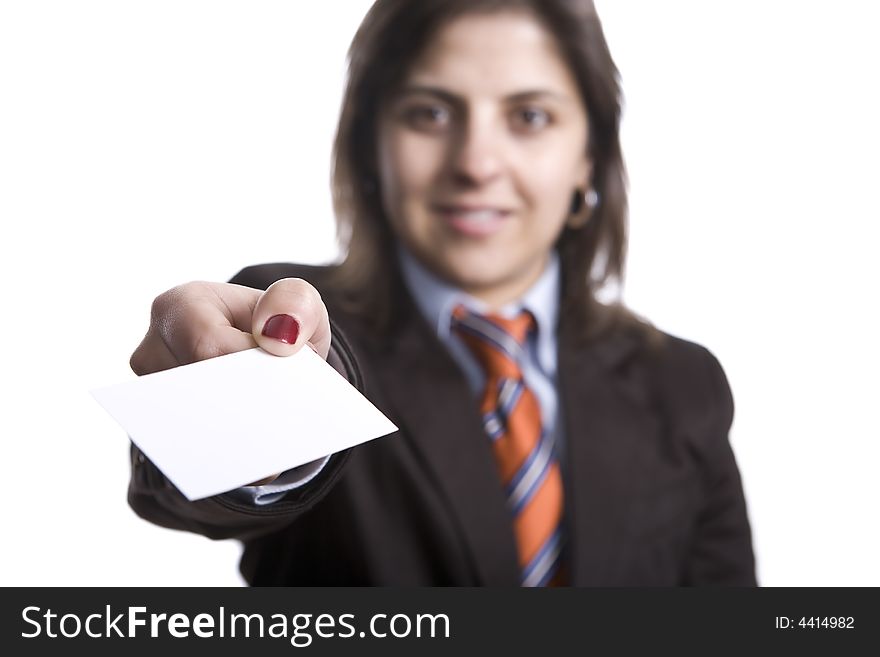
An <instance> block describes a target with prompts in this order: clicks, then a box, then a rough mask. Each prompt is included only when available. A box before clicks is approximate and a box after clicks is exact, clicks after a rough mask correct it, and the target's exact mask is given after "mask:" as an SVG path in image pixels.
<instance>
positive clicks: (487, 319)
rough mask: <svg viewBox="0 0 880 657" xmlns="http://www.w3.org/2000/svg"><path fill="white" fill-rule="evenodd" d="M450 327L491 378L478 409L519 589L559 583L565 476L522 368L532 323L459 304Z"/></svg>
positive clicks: (526, 317)
mask: <svg viewBox="0 0 880 657" xmlns="http://www.w3.org/2000/svg"><path fill="white" fill-rule="evenodd" d="M452 327H453V329H454V330H455V331H456V333H457V334H458V335H459V336H460V337H461V339H462V340H463V341H464V343H465V344H466V345H467V346H468V347H469V348H470V350H471V352H472V353H473V354H474V356H475V357H476V359H477V360H478V361H479V362H480V364H481V365H482V366H483V369H484V371H485V373H486V389H485V392H484V394H483V399H482V402H481V405H480V411H481V413H482V416H483V428H484V429H485V430H486V433H487V434H488V436H489V438H490V439H491V440H492V449H493V451H494V454H495V460H496V462H497V464H498V470H499V473H500V476H501V482H502V484H503V485H504V488H505V492H506V494H507V502H508V507H509V508H510V511H511V515H512V520H513V527H514V535H515V536H516V543H517V552H518V556H519V565H520V569H521V579H520V583H521V584H522V585H523V586H548V585H550V586H554V585H559V584H562V583H563V582H562V577H563V575H562V568H561V555H562V547H563V544H564V540H563V539H564V536H563V532H562V506H563V491H562V474H561V472H560V469H559V463H558V461H557V458H556V454H555V450H554V446H553V440H552V437H551V436H550V435H548V433H547V432H546V431H544V430H543V429H542V424H541V408H540V406H539V404H538V399H537V398H536V397H535V395H534V393H533V392H532V391H531V390H529V389H528V388H527V387H526V386H525V381H524V379H523V375H522V371H521V369H520V366H519V363H520V362H522V358H523V353H524V345H525V341H526V338H527V336H528V333H529V331H531V330H533V329H534V317H533V316H532V315H531V313H529V312H527V311H523V312H522V313H521V314H520V315H519V316H517V317H515V318H513V319H505V318H503V317H499V316H497V315H477V314H475V313H471V312H470V311H468V310H467V309H466V308H465V307H464V306H457V307H456V308H455V310H454V311H453V314H452Z"/></svg>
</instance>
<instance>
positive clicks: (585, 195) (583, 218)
mask: <svg viewBox="0 0 880 657" xmlns="http://www.w3.org/2000/svg"><path fill="white" fill-rule="evenodd" d="M598 205H599V192H597V191H596V190H595V189H593V188H592V187H590V188H589V189H588V190H587V191H586V192H582V191H581V190H579V189H576V190H575V191H574V196H573V197H572V199H571V216H570V217H569V218H568V221H567V222H566V223H567V225H568V227H569V228H572V229H574V230H577V229H578V228H582V227H583V226H584V225H585V224H586V223H587V221H589V219H590V217H591V216H592V214H593V211H594V210H595V209H596V207H597V206H598ZM584 206H586V209H584Z"/></svg>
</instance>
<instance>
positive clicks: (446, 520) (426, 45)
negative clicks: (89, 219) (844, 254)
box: [129, 0, 755, 586]
mask: <svg viewBox="0 0 880 657" xmlns="http://www.w3.org/2000/svg"><path fill="white" fill-rule="evenodd" d="M619 116H620V104H619V89H618V84H617V76H616V71H615V68H614V64H613V62H612V60H611V57H610V55H609V53H608V50H607V46H606V44H605V40H604V37H603V35H602V32H601V27H600V24H599V21H598V18H597V17H596V14H595V11H594V8H593V6H592V3H591V2H589V1H588V0H577V1H573V0H553V1H546V0H544V1H540V2H539V1H537V0H532V1H530V0H520V1H517V0H507V1H504V0H482V1H474V0H419V1H418V2H415V1H413V0H378V2H376V4H375V5H374V7H373V8H372V9H371V11H370V12H369V14H368V15H367V17H366V18H365V20H364V22H363V24H362V25H361V28H360V30H359V31H358V33H357V35H356V36H355V39H354V42H353V44H352V47H351V52H350V71H349V80H348V86H347V90H346V94H345V97H344V100H343V111H342V114H341V117H340V123H339V129H338V133H337V139H336V144H335V150H334V171H333V186H334V195H335V203H336V212H337V220H338V222H339V227H340V234H341V236H342V237H343V238H344V239H345V240H346V241H347V244H348V253H347V257H346V259H345V261H344V262H343V263H342V264H341V265H340V266H338V267H305V266H297V265H290V264H275V265H260V266H256V267H249V268H247V269H245V270H243V271H242V272H240V273H239V274H238V275H237V276H236V277H235V278H234V279H233V281H232V282H231V284H210V283H191V284H188V285H184V286H181V287H179V288H175V289H174V290H171V291H169V292H167V293H165V294H163V295H161V296H160V297H158V298H157V300H156V302H155V303H154V306H153V318H152V323H151V327H150V330H149V332H148V333H147V336H146V337H145V339H144V341H143V343H142V344H141V345H140V346H139V347H138V349H137V350H136V351H135V353H134V355H133V356H132V361H131V363H132V368H133V369H134V370H135V371H136V372H137V373H138V374H144V373H147V372H152V371H157V370H160V369H164V368H168V367H174V366H176V365H178V364H183V363H188V362H192V361H195V360H200V359H203V358H208V357H211V356H215V355H218V354H222V353H229V352H232V351H236V350H240V349H245V348H249V347H252V346H254V345H260V346H261V347H263V348H265V349H267V350H268V351H270V352H272V353H275V354H277V355H281V356H283V355H288V354H290V353H293V352H295V351H296V350H297V349H299V348H301V347H302V346H303V345H304V344H309V345H311V346H312V348H314V349H315V350H316V351H317V352H318V353H319V354H321V355H322V356H324V357H327V358H328V361H329V362H330V363H331V364H333V365H334V366H335V367H336V368H337V369H338V370H340V371H341V372H342V373H343V374H345V375H346V376H347V377H348V378H349V379H350V380H351V381H352V382H353V383H355V385H357V386H358V387H360V388H361V389H362V390H363V391H364V392H365V394H366V396H367V397H368V398H369V399H370V400H371V401H373V403H374V404H376V405H377V406H378V407H379V408H380V409H381V410H382V411H383V412H384V413H385V414H386V415H388V416H389V417H390V418H391V419H392V421H393V422H394V423H395V424H396V425H397V426H398V427H400V431H399V432H398V433H396V434H392V435H391V436H388V437H385V438H382V439H379V440H376V441H372V442H369V443H366V444H363V445H360V446H358V447H356V448H353V449H351V450H347V451H345V452H342V453H337V454H332V455H329V456H328V457H327V458H326V459H322V460H321V461H318V462H316V463H312V464H308V465H306V466H303V467H302V468H297V469H295V470H293V471H289V472H286V473H282V475H281V476H280V477H278V478H270V479H269V480H264V481H263V482H255V485H253V486H248V487H244V488H242V489H239V490H236V491H230V492H228V493H226V494H224V495H219V496H216V497H214V498H210V499H207V500H201V501H198V502H194V503H191V502H188V501H186V500H185V498H183V497H182V496H181V495H180V493H179V492H178V491H176V490H175V489H174V487H173V486H172V485H171V484H170V483H169V482H167V480H165V479H164V477H162V475H161V474H160V473H159V472H158V470H156V468H155V467H154V466H152V464H150V463H149V461H148V460H147V459H145V458H144V457H143V455H142V454H140V453H139V452H138V450H137V449H136V448H133V460H132V464H133V475H132V481H131V488H130V494H129V501H130V503H131V505H132V507H133V508H134V509H135V511H136V512H137V513H139V514H140V515H141V516H143V517H145V518H147V519H148V520H151V521H153V522H156V523H157V524H161V525H165V526H170V527H175V528H183V529H188V530H191V531H196V532H199V533H202V534H205V535H207V536H210V537H214V538H227V537H236V538H239V539H241V540H243V541H244V543H245V551H244V556H243V558H242V564H241V568H242V572H243V574H244V575H245V578H246V579H247V581H248V582H250V583H251V584H431V585H443V584H456V585H511V584H519V585H526V586H535V585H537V586H542V585H581V586H582V585H681V584H732V585H753V584H755V574H754V559H753V555H752V548H751V537H750V529H749V523H748V519H747V514H746V509H745V503H744V499H743V492H742V487H741V483H740V479H739V474H738V471H737V467H736V464H735V461H734V458H733V454H732V452H731V450H730V445H729V442H728V437H727V433H728V430H729V427H730V423H731V420H732V413H733V405H732V398H731V395H730V390H729V387H728V384H727V380H726V378H725V375H724V372H723V370H722V369H721V366H720V365H719V363H718V361H717V360H716V359H715V358H714V357H713V356H712V355H711V354H710V353H709V352H708V351H707V350H705V349H704V348H702V347H700V346H698V345H695V344H693V343H689V342H686V341H684V340H681V339H678V338H674V337H672V336H668V335H665V334H663V333H661V332H660V331H658V330H657V329H655V328H654V327H652V326H651V325H650V324H649V323H647V322H645V321H643V320H641V319H640V318H638V317H636V316H635V315H633V314H632V313H631V312H629V311H628V310H626V309H625V308H624V307H623V306H622V304H620V303H619V302H618V303H615V304H611V305H606V304H603V303H600V302H599V301H598V300H597V298H596V292H597V290H598V289H599V287H600V286H601V285H602V284H604V283H605V282H606V281H608V280H610V279H620V278H621V276H622V269H623V261H624V250H625V213H626V194H625V185H624V173H623V164H622V157H621V152H620V144H619V138H618V127H619ZM267 288H268V289H267ZM261 290H266V292H265V293H263V292H261ZM331 319H332V323H331V321H330V320H331ZM331 337H332V340H331ZM315 438H316V439H319V437H315Z"/></svg>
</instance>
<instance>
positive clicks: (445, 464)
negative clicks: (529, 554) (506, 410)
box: [371, 297, 519, 586]
mask: <svg viewBox="0 0 880 657" xmlns="http://www.w3.org/2000/svg"><path fill="white" fill-rule="evenodd" d="M401 306H402V308H401V309H400V314H399V315H398V320H399V321H398V322H397V329H396V330H395V333H394V334H393V338H392V340H391V341H390V343H386V345H385V346H386V348H387V350H386V351H385V353H383V354H382V355H381V356H380V357H378V358H377V359H376V362H375V363H374V365H375V367H373V369H372V370H371V374H373V375H375V376H376V377H377V378H379V379H381V386H382V388H383V389H384V391H385V392H386V394H387V395H388V397H389V401H390V403H391V405H392V406H393V407H394V412H395V413H396V415H397V416H398V418H399V420H400V422H401V424H402V426H401V429H403V431H402V432H401V433H402V436H405V439H406V440H409V441H410V442H411V444H412V446H413V447H414V448H415V450H416V451H417V452H419V453H420V454H421V455H422V456H423V462H424V464H425V468H426V470H427V471H428V472H430V474H431V476H432V477H431V478H432V482H431V483H432V484H433V485H434V486H436V488H437V489H439V490H440V491H441V493H442V495H443V496H444V498H445V499H446V501H447V504H448V506H449V508H450V510H451V514H452V516H453V517H454V518H455V520H456V522H457V523H458V525H459V528H460V530H461V534H462V536H463V537H464V539H465V543H466V546H465V547H466V550H467V551H468V552H469V553H470V554H471V556H472V560H473V566H474V571H475V576H476V579H477V581H478V583H479V584H481V585H495V586H498V585H516V584H517V583H518V580H519V567H518V564H517V555H516V545H515V539H514V536H513V529H512V526H511V522H510V515H509V513H508V511H507V507H506V502H505V499H504V494H503V490H502V487H501V486H500V484H499V482H498V472H497V470H496V467H495V461H494V458H493V455H492V452H491V449H490V445H489V441H488V439H487V437H486V435H485V433H484V432H483V428H482V423H481V421H480V416H479V412H478V409H477V403H476V401H475V400H474V399H473V397H472V396H471V394H470V390H469V388H468V386H467V382H466V380H465V378H464V375H463V374H462V373H461V371H460V370H459V368H458V366H457V364H456V363H455V361H454V360H453V359H452V357H451V356H450V355H449V354H448V352H447V351H446V348H445V347H444V346H443V344H442V343H441V342H440V340H439V339H438V338H437V336H436V335H435V334H434V333H433V331H432V330H431V329H430V327H429V326H428V325H427V323H426V322H425V321H424V320H423V318H422V317H421V315H419V314H418V311H417V309H416V308H415V304H414V303H413V302H412V301H411V299H409V298H408V297H407V298H406V299H405V300H404V301H403V302H402V303H401ZM405 372H413V374H414V375H413V376H412V377H407V376H405V375H404V374H402V373H405Z"/></svg>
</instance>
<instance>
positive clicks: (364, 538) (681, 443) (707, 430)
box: [129, 264, 756, 586]
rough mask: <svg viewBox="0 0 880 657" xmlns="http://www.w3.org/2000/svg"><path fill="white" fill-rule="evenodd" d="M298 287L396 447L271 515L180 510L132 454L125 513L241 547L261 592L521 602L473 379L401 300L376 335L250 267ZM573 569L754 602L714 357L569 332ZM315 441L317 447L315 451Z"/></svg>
mask: <svg viewBox="0 0 880 657" xmlns="http://www.w3.org/2000/svg"><path fill="white" fill-rule="evenodd" d="M288 276H299V277H302V278H304V279H306V280H308V281H309V282H311V283H312V284H313V285H315V286H316V287H317V288H318V290H319V291H320V292H321V294H322V297H323V298H324V301H325V303H326V304H327V306H328V309H329V311H330V316H331V320H332V323H333V326H332V328H333V347H332V351H331V356H330V358H329V359H328V360H329V361H330V363H331V364H332V365H334V367H336V368H337V369H338V370H339V371H340V372H342V373H343V374H344V375H345V376H347V377H348V379H349V380H350V381H352V383H354V384H355V385H356V386H357V387H358V388H359V389H361V390H362V391H363V392H364V393H365V394H366V396H367V397H368V398H369V399H370V400H371V401H372V402H373V403H374V404H375V405H376V406H377V407H378V408H379V409H380V410H382V411H383V412H384V413H385V414H386V415H387V416H388V417H389V418H390V419H391V420H392V421H393V422H394V423H395V424H396V425H397V426H398V427H400V431H399V432H397V433H394V434H391V435H390V436H387V437H384V438H380V439H377V440H374V441H371V442H368V443H365V444H363V445H359V446H357V447H355V448H353V449H350V450H346V451H344V452H340V453H338V454H335V455H334V456H333V457H332V458H331V459H330V461H329V463H328V465H327V466H326V467H325V468H324V470H323V471H322V472H321V474H320V475H319V476H318V477H317V478H316V479H315V480H313V481H312V482H310V483H309V484H307V485H306V486H304V487H302V488H300V489H297V490H294V491H291V492H290V493H288V494H287V495H286V496H285V497H284V498H283V499H282V500H280V501H278V502H276V503H275V504H272V505H270V506H265V507H254V506H249V505H246V504H242V503H240V502H237V501H236V500H235V499H233V498H232V497H230V496H228V495H219V496H216V497H213V498H208V499H205V500H200V501H197V502H189V501H187V500H186V499H185V498H184V497H183V496H182V495H181V494H180V493H179V492H178V491H177V489H176V488H174V486H173V485H171V484H170V483H169V482H168V481H167V480H166V479H165V478H164V477H163V476H162V475H161V473H160V472H159V471H158V470H157V469H156V468H155V467H154V466H153V465H152V464H151V463H150V462H149V461H148V460H147V459H146V458H145V457H144V456H143V455H142V454H140V453H139V451H138V450H137V449H136V448H134V447H133V449H132V478H131V484H130V489H129V503H130V504H131V506H132V508H133V509H134V510H135V511H136V512H137V513H138V514H139V515H140V516H142V517H143V518H146V519H147V520H150V521H152V522H154V523H157V524H159V525H163V526H166V527H173V528H178V529H185V530H189V531H194V532H198V533H200V534H204V535H206V536H209V537H211V538H230V537H234V538H238V539H241V540H242V541H244V554H243V557H242V561H241V570H242V573H243V574H244V576H245V578H246V580H247V581H248V582H250V583H251V584H254V585H279V584H285V585H306V584H317V585H321V584H381V585H386V584H388V585H396V584H404V585H516V584H517V582H518V566H517V558H516V549H515V544H514V537H513V533H512V527H511V523H510V519H509V514H508V511H507V508H506V506H505V500H504V496H503V492H502V488H501V486H500V485H499V481H498V475H497V472H496V469H495V463H494V460H493V456H492V453H491V451H490V447H489V442H488V441H487V440H486V438H485V435H484V434H483V431H482V426H481V422H480V418H479V414H478V412H477V405H476V403H475V401H474V399H473V397H472V394H471V392H470V390H469V388H468V387H467V384H466V381H465V379H464V376H463V375H462V373H461V372H460V370H459V369H458V367H457V365H456V364H455V362H454V361H453V360H452V358H451V357H450V356H449V354H448V353H447V351H446V349H445V348H444V347H443V345H442V344H441V343H440V342H439V340H438V339H437V337H436V335H435V334H434V332H433V331H432V329H431V328H429V327H428V325H427V323H426V322H425V321H424V320H423V319H422V317H421V315H420V314H419V312H418V311H417V309H416V307H415V305H414V303H413V301H412V299H410V298H409V297H408V296H407V295H406V294H402V295H401V298H400V299H399V303H398V304H397V306H396V309H395V322H394V329H393V330H392V331H391V332H390V333H386V334H384V335H382V336H376V335H371V334H370V333H369V331H367V330H365V329H364V328H363V325H362V324H361V323H360V322H359V321H358V319H357V318H355V317H349V316H346V315H345V313H344V312H343V311H342V310H340V309H337V308H336V307H335V305H334V297H333V293H332V290H330V289H328V288H327V286H326V283H325V279H326V270H325V269H323V268H317V267H304V266H296V265H288V264H277V265H261V266H257V267H249V268H247V269H245V270H243V271H242V272H241V273H239V274H238V275H237V276H236V277H235V278H234V279H233V282H235V283H239V284H242V285H248V286H250V287H255V288H261V289H265V288H266V287H267V286H268V285H270V284H271V283H272V282H274V281H275V280H277V279H279V278H284V277H288ZM558 337H559V388H560V395H561V398H560V402H561V418H562V419H563V421H564V422H565V437H566V440H565V450H564V459H563V464H562V465H563V478H564V482H565V495H566V497H565V503H566V519H567V523H568V533H569V541H568V552H567V555H566V556H567V562H568V568H569V572H570V580H571V583H572V584H573V585H577V586H616V585H646V586H667V585H700V584H718V585H754V584H755V583H756V581H755V567H754V558H753V554H752V545H751V533H750V528H749V522H748V517H747V513H746V506H745V502H744V498H743V491H742V486H741V483H740V476H739V472H738V470H737V467H736V463H735V460H734V456H733V453H732V452H731V448H730V444H729V441H728V430H729V428H730V424H731V421H732V417H733V400H732V397H731V393H730V389H729V386H728V383H727V379H726V377H725V375H724V372H723V370H722V368H721V366H720V364H719V363H718V361H717V360H716V359H715V357H714V356H712V355H711V353H710V352H708V351H707V350H706V349H704V348H703V347H701V346H698V345H696V344H693V343H691V342H687V341H684V340H681V339H678V338H674V337H672V336H666V341H665V344H664V346H663V347H662V348H661V349H655V350H652V349H650V348H649V347H648V345H647V344H646V342H645V340H644V339H643V338H641V337H640V335H639V334H638V333H636V332H632V331H628V332H627V331H619V332H613V333H610V334H608V335H605V336H604V337H602V338H601V339H597V340H594V341H592V342H590V343H587V344H580V343H579V342H578V341H577V340H575V338H574V336H573V331H572V328H571V327H570V326H569V322H567V321H566V320H565V318H564V317H563V318H561V322H560V327H559V334H558ZM315 438H316V439H320V436H316V437H315Z"/></svg>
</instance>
